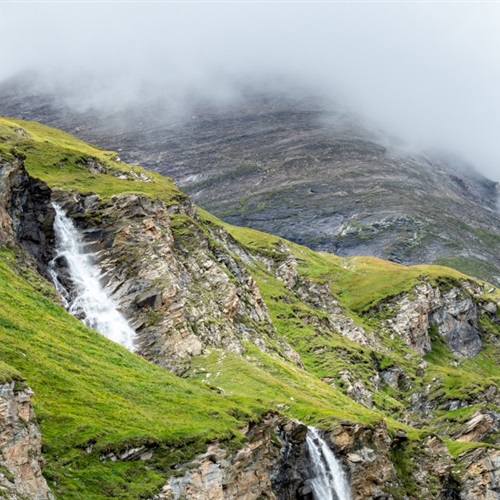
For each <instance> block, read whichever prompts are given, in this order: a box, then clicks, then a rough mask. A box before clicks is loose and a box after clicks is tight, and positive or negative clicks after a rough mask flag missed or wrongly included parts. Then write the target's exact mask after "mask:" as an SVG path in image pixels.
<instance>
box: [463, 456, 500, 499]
mask: <svg viewBox="0 0 500 500" xmlns="http://www.w3.org/2000/svg"><path fill="white" fill-rule="evenodd" d="M459 462H460V466H461V467H463V468H464V469H465V474H464V476H465V478H464V480H463V490H462V492H461V494H460V497H459V498H461V499H463V500H475V499H477V498H481V499H485V500H497V499H498V498H500V451H498V450H490V449H481V448H480V449H477V450H473V451H471V452H468V453H465V454H463V455H461V456H460V457H459Z"/></svg>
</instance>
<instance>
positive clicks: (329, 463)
mask: <svg viewBox="0 0 500 500" xmlns="http://www.w3.org/2000/svg"><path fill="white" fill-rule="evenodd" d="M306 442H307V449H308V450H309V455H310V457H311V464H312V467H311V468H312V472H313V474H314V477H313V478H312V479H311V480H310V484H311V487H312V492H313V496H314V499H315V500H350V498H351V494H350V488H349V484H348V482H347V477H346V475H345V472H344V470H343V469H342V465H341V464H340V462H339V461H338V460H337V459H336V458H335V455H334V454H333V452H332V450H331V449H330V448H329V446H328V445H327V444H326V443H325V441H324V440H323V439H322V437H321V436H320V435H319V433H318V430H317V429H315V428H314V427H308V429H307V437H306Z"/></svg>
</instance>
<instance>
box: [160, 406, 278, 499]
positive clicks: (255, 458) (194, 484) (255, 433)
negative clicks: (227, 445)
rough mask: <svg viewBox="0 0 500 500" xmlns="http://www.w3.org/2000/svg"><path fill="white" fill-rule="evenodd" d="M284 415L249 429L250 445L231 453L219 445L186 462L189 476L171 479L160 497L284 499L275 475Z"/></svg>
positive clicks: (213, 445) (270, 417)
mask: <svg viewBox="0 0 500 500" xmlns="http://www.w3.org/2000/svg"><path fill="white" fill-rule="evenodd" d="M279 425H283V418H282V417H278V416H274V415H271V416H268V417H266V418H265V419H264V420H263V421H262V422H259V423H258V424H254V425H251V426H250V427H249V428H248V429H246V432H245V434H246V437H247V438H248V444H247V445H245V446H244V447H243V448H241V449H240V450H238V451H237V452H236V453H233V454H230V453H228V451H227V450H225V449H224V448H222V447H221V446H220V445H219V444H212V445H209V447H208V449H207V452H206V453H204V454H203V455H199V456H197V457H196V458H195V460H193V462H191V463H189V464H186V467H185V468H186V470H188V472H186V474H185V475H183V476H179V477H176V478H173V479H171V480H170V481H169V482H168V484H167V485H166V486H165V487H164V488H163V491H162V493H161V494H159V495H157V496H155V497H154V498H155V500H156V499H158V500H159V499H169V500H170V499H179V498H182V499H185V500H190V499H192V500H208V499H210V500H224V499H250V498H255V499H256V498H270V499H276V498H280V497H277V496H276V495H275V493H274V492H273V487H272V477H273V475H274V473H275V472H274V471H275V468H276V465H277V463H278V462H279V459H280V448H281V446H280V444H279V441H278V440H277V438H276V435H275V433H274V432H275V428H276V427H277V426H279Z"/></svg>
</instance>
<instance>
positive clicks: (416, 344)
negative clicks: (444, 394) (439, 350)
mask: <svg viewBox="0 0 500 500" xmlns="http://www.w3.org/2000/svg"><path fill="white" fill-rule="evenodd" d="M394 307H395V317H394V319H390V320H389V321H388V323H387V324H388V326H389V328H390V329H392V330H393V331H394V332H395V333H396V334H397V335H400V336H401V337H402V338H403V340H404V341H405V343H406V344H408V346H410V347H411V348H412V349H413V350H414V351H415V352H417V353H418V354H420V355H424V354H425V353H426V352H428V351H430V350H431V338H430V336H429V329H430V328H431V327H433V326H434V327H435V328H436V329H437V332H438V334H439V335H440V336H442V337H443V339H444V341H445V342H446V345H447V346H448V347H449V349H450V350H451V351H452V352H453V353H454V354H456V355H457V356H459V357H463V358H470V357H472V356H475V355H476V354H477V353H478V352H479V351H480V350H481V336H480V333H479V328H478V309H477V306H476V304H475V302H474V298H473V296H472V295H471V294H470V293H469V292H468V291H467V290H466V289H465V288H464V287H462V288H460V289H459V288H457V287H453V288H452V289H451V290H449V291H447V292H445V293H442V292H441V290H440V289H439V288H438V287H432V286H431V285H430V284H428V283H423V284H421V285H418V286H416V287H415V288H414V289H413V290H412V292H411V293H410V294H405V295H403V297H400V298H399V299H398V300H397V301H396V302H395V304H394Z"/></svg>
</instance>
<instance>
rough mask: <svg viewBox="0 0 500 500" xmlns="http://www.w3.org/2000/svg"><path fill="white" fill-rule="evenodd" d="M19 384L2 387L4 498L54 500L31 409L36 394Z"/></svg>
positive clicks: (0, 476)
mask: <svg viewBox="0 0 500 500" xmlns="http://www.w3.org/2000/svg"><path fill="white" fill-rule="evenodd" d="M18 383H19V382H16V381H11V382H6V383H4V384H2V385H0V495H1V496H3V497H6V498H9V499H12V500H14V499H19V500H21V499H24V498H29V499H30V500H50V499H53V498H54V497H53V495H52V493H51V491H50V489H49V487H48V486H47V483H46V481H45V478H44V477H43V476H42V466H43V458H42V453H41V442H42V439H41V436H40V432H39V431H38V427H37V425H36V420H35V414H34V411H33V407H32V406H31V397H32V396H33V392H32V391H31V390H30V389H29V388H27V387H23V388H22V389H21V390H17V389H16V384H18Z"/></svg>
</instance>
